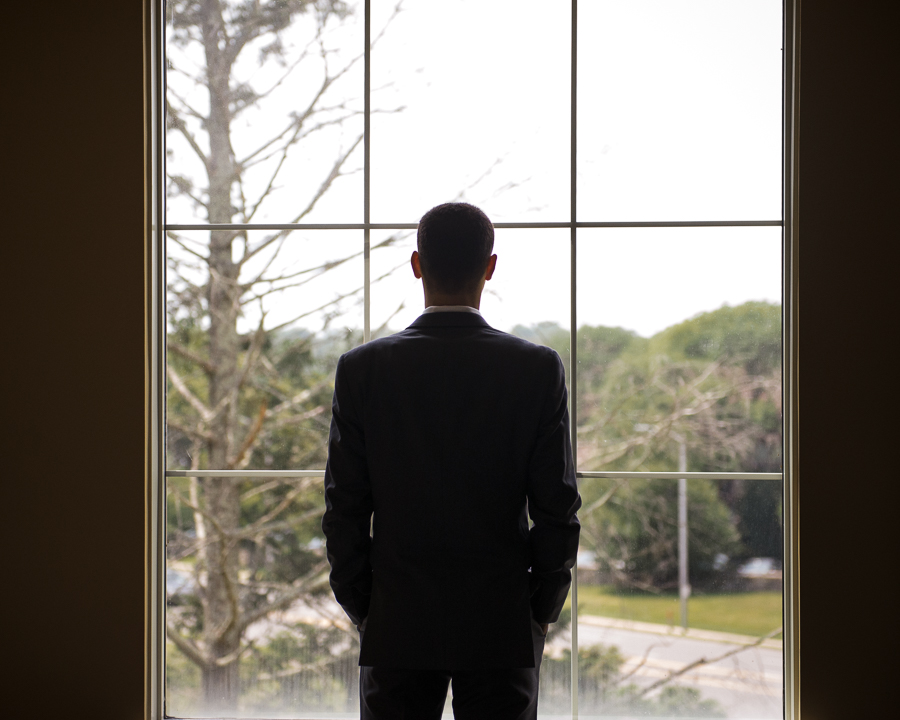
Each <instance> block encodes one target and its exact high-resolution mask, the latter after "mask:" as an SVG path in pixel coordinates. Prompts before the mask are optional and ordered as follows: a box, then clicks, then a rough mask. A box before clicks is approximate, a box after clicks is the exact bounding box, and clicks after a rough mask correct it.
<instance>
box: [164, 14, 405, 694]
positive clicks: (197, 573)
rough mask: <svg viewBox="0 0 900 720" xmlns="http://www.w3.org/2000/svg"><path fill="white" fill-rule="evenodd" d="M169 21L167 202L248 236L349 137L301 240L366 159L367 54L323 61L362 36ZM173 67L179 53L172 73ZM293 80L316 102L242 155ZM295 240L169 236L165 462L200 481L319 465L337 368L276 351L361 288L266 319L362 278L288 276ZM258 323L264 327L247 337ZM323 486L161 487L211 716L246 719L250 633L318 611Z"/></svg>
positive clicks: (183, 18) (183, 635)
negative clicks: (357, 76)
mask: <svg viewBox="0 0 900 720" xmlns="http://www.w3.org/2000/svg"><path fill="white" fill-rule="evenodd" d="M397 11H399V7H398V8H397V9H396V10H395V13H396V12H397ZM167 17H168V31H169V47H170V49H172V50H173V52H172V53H170V56H169V58H168V65H167V72H168V73H169V75H170V77H171V78H172V80H173V82H170V86H169V90H168V95H167V102H168V116H167V131H168V134H169V136H170V137H171V138H172V140H173V143H175V142H177V143H180V147H181V148H183V149H184V152H186V153H190V154H192V156H193V166H194V167H195V168H197V170H196V172H185V171H182V170H181V168H182V167H187V165H188V164H187V163H175V164H174V165H176V166H177V168H176V170H173V171H172V172H170V175H169V183H168V193H169V197H170V199H171V200H172V201H173V202H181V203H190V204H192V205H193V207H194V208H195V209H197V210H199V212H200V213H201V214H202V215H205V220H206V221H207V222H209V223H214V224H230V223H249V222H253V221H254V220H255V219H256V218H257V217H259V215H260V214H261V213H262V212H263V211H264V209H265V208H266V207H267V206H268V205H270V204H271V203H272V201H273V198H275V196H276V195H277V193H278V191H279V188H280V185H279V184H280V183H281V182H282V179H283V178H284V176H285V173H286V172H287V168H288V167H289V166H290V164H291V159H292V158H293V157H294V156H295V154H296V153H297V149H298V148H300V147H307V146H309V145H311V144H314V143H316V141H317V139H318V138H320V137H321V136H322V135H323V134H324V133H326V132H328V131H335V130H339V131H341V132H342V136H341V140H340V142H339V143H338V144H336V145H335V151H334V152H335V154H334V156H333V160H332V161H331V163H330V166H328V167H327V168H325V169H324V170H323V172H322V176H321V177H320V178H319V179H318V180H317V181H316V182H314V183H313V189H312V190H311V191H310V192H309V194H308V196H306V197H302V198H300V199H297V198H296V197H295V198H292V200H291V204H290V206H289V207H290V210H289V212H290V216H289V217H288V218H287V221H288V222H302V221H303V220H304V218H306V217H307V216H309V214H310V213H311V212H312V211H313V210H314V209H315V207H316V206H317V204H318V203H319V202H320V201H321V200H322V198H323V197H324V196H325V195H326V194H327V193H329V192H330V191H331V190H332V189H333V187H334V186H335V184H336V183H337V182H338V181H339V180H340V179H341V178H342V177H345V176H347V175H348V174H351V173H353V172H354V168H353V157H354V152H355V151H356V150H357V148H358V147H359V146H360V144H361V142H362V134H361V131H357V130H354V129H353V128H354V127H356V124H359V125H360V126H361V123H357V122H356V119H357V117H358V116H359V115H360V114H361V111H360V109H359V108H358V107H357V106H356V104H355V103H354V102H353V100H352V99H348V98H347V97H344V96H341V95H340V93H338V92H336V91H335V89H336V88H337V87H338V85H339V82H340V81H341V79H342V78H344V77H346V76H347V75H348V74H349V73H351V72H352V71H353V69H354V68H355V67H358V66H359V65H360V64H361V55H362V53H359V54H358V55H356V56H353V57H350V58H346V57H343V58H341V57H340V56H338V57H337V60H336V56H335V51H334V49H333V48H331V47H329V44H328V36H329V33H330V32H332V31H333V29H334V28H335V27H339V26H341V24H343V23H346V22H347V21H348V20H349V19H350V18H351V13H350V9H349V8H348V7H347V6H346V5H345V4H344V3H343V2H341V1H340V0H315V1H314V0H269V1H267V2H258V1H251V0H241V1H236V2H227V0H173V1H171V2H169V3H168V6H167ZM301 24H302V25H303V27H304V28H305V29H306V30H308V32H307V33H306V37H305V41H304V43H303V44H302V45H299V46H297V43H295V42H293V40H294V39H295V38H296V37H297V36H298V34H297V33H295V32H293V30H294V29H295V28H296V27H298V26H299V25H301ZM376 40H377V38H376ZM174 50H178V51H180V52H179V53H177V54H178V57H177V59H176V58H175V57H173V56H174V55H175V54H176V53H175V52H174ZM248 68H251V69H250V70H248ZM261 68H264V69H265V72H259V70H260V69H261ZM254 69H255V71H256V72H254ZM298 74H302V75H303V77H304V80H305V86H304V87H306V88H307V93H306V95H305V96H303V97H296V98H292V101H293V103H294V104H295V107H293V109H292V111H291V112H290V113H289V114H288V115H287V117H286V118H285V121H284V123H283V125H282V127H281V128H280V129H278V130H276V131H273V132H272V133H271V134H270V135H268V136H264V137H257V136H256V134H255V133H254V134H253V137H254V140H255V141H256V145H255V147H252V148H249V149H243V148H239V147H237V144H236V142H235V128H236V123H237V122H238V121H239V119H241V118H242V117H243V116H244V115H245V114H247V113H248V112H251V111H253V112H257V113H258V112H259V111H260V110H261V109H262V108H263V107H264V106H265V104H266V102H267V101H268V100H269V98H271V97H272V96H274V95H276V94H277V93H278V92H279V91H280V90H283V89H284V87H286V84H287V83H288V82H289V81H290V80H291V79H292V78H295V77H296V76H297V75H298ZM241 78H243V79H241ZM258 78H262V79H258ZM179 88H187V91H180V90H179ZM347 131H349V134H348V132H347ZM320 154H321V152H320ZM308 179H309V178H307V180H308ZM283 206H284V205H282V207H283ZM280 222H284V220H283V219H282V220H280ZM288 235H289V231H276V232H271V233H268V234H267V235H266V236H265V237H261V238H252V237H251V236H250V235H249V234H248V233H247V232H246V231H244V230H214V231H211V232H209V238H208V242H198V241H197V240H196V239H195V238H194V237H192V236H191V235H190V234H186V233H178V232H169V233H168V241H169V244H170V248H171V252H170V257H169V264H168V273H169V317H170V334H169V343H168V349H169V363H168V369H167V372H168V379H169V404H168V444H169V448H170V455H172V456H173V457H175V458H176V459H180V460H182V461H183V462H186V463H189V467H190V469H194V470H197V469H201V468H213V469H224V470H234V469H243V468H246V467H248V466H250V465H251V463H255V462H262V463H263V464H265V457H266V456H265V453H266V452H268V450H267V448H271V447H277V448H280V449H281V450H282V451H283V453H286V456H287V457H288V458H289V459H290V461H291V465H293V466H294V467H296V466H297V465H298V464H299V465H301V466H302V464H303V463H304V461H306V462H307V463H315V464H317V465H319V466H320V467H321V466H323V465H324V457H323V453H324V446H325V437H326V436H327V427H328V412H329V401H330V389H331V384H330V383H331V379H330V373H329V372H328V367H327V362H326V363H325V364H324V365H323V364H322V363H321V362H318V364H317V361H316V358H315V354H316V352H317V348H315V347H313V338H312V337H311V336H308V335H307V336H304V335H302V334H301V335H299V336H295V337H294V338H293V342H290V343H286V342H282V341H280V339H279V338H280V336H279V334H278V333H279V331H280V330H283V329H284V328H288V327H290V326H292V325H293V324H294V323H296V322H297V321H299V320H303V319H312V318H318V319H319V320H320V321H321V322H322V323H323V328H327V327H328V325H329V323H330V322H332V321H333V320H334V319H335V318H336V317H338V316H339V315H340V313H341V312H342V310H343V308H344V304H345V303H346V302H348V301H349V302H353V301H356V300H358V296H359V294H360V292H361V288H360V287H352V288H350V289H349V290H347V291H346V292H344V293H340V294H338V295H337V296H329V297H323V298H322V301H321V303H319V304H318V305H316V306H315V307H310V308H301V309H298V311H297V312H296V313H295V315H294V316H293V317H289V318H287V319H279V321H278V322H277V323H274V324H273V323H267V314H268V305H267V303H270V302H271V301H272V300H273V299H277V298H278V297H279V296H283V294H284V292H285V291H286V290H290V289H292V288H298V287H301V286H303V285H305V284H307V283H309V282H311V281H312V280H314V279H315V278H317V277H320V276H321V275H323V274H324V273H328V272H331V271H334V270H335V269H336V268H338V267H340V266H342V265H344V264H346V263H348V262H351V261H352V260H353V259H354V258H356V257H358V256H360V255H361V253H362V249H361V248H360V250H359V252H358V253H350V254H344V255H343V256H339V257H337V258H336V259H334V260H331V261H327V262H321V263H317V264H314V265H312V266H304V267H301V268H299V269H298V268H292V269H289V270H284V269H279V262H278V257H279V254H280V253H281V252H282V250H283V248H284V246H285V241H286V240H287V238H288ZM392 240H393V239H389V240H387V241H386V243H385V244H390V242H392ZM251 310H252V311H253V312H254V313H255V314H256V315H258V316H259V322H258V323H257V324H256V327H255V328H254V329H252V330H250V331H246V332H242V331H241V330H240V327H241V323H242V321H243V319H244V318H246V317H248V316H249V314H250V311H251ZM298 358H299V359H298ZM257 466H258V465H257ZM307 466H309V465H308V464H307ZM319 484H320V481H319V480H318V479H306V478H301V479H296V478H293V479H279V480H271V481H267V482H260V483H255V484H251V483H248V482H246V481H242V480H240V479H235V478H225V477H218V478H197V477H194V478H187V479H185V480H184V482H181V481H175V480H173V481H171V482H170V483H169V484H168V492H169V500H170V506H171V507H172V508H173V509H175V510H176V512H173V513H170V515H172V516H173V518H172V520H171V521H170V523H169V528H170V533H169V547H168V551H169V559H170V560H171V561H173V562H178V561H182V562H183V563H186V567H190V568H191V570H192V574H193V581H192V584H191V587H190V588H181V589H180V591H179V590H173V592H172V597H170V605H171V610H170V612H169V625H168V628H167V634H168V637H169V639H170V640H171V642H172V643H174V645H175V646H177V648H178V649H179V650H180V651H181V652H182V653H183V654H184V656H185V657H187V658H188V659H189V660H190V661H191V662H193V663H194V664H196V665H197V666H198V667H199V669H200V673H201V678H202V693H203V698H204V705H205V707H206V708H207V709H218V710H229V709H231V710H233V709H234V708H235V707H236V705H237V698H238V694H239V684H240V675H239V663H240V659H241V656H242V654H243V653H245V652H246V651H247V650H248V648H249V647H250V645H249V644H248V643H246V642H245V637H246V633H247V630H248V628H249V627H250V626H251V625H252V624H253V623H256V622H258V621H260V620H261V619H264V618H267V617H269V616H270V615H271V614H272V613H273V612H276V611H279V610H284V609H285V608H287V607H289V606H290V605H291V604H292V603H294V602H295V601H296V600H297V599H298V598H301V597H302V598H305V599H306V601H307V602H308V604H311V605H315V603H316V602H317V600H316V598H321V597H322V596H323V594H324V593H325V591H326V589H327V582H326V575H325V569H326V561H325V559H324V553H323V551H322V549H321V548H319V547H318V546H317V544H316V543H315V542H311V541H310V540H311V539H314V538H315V537H316V536H317V533H318V528H317V525H318V522H319V517H320V514H321V508H320V507H319V505H320V504H321V503H320V500H319V492H318V490H319V488H318V486H319ZM303 540H306V541H307V542H305V544H304V545H303V546H302V547H298V545H299V544H300V543H301V542H302V541H303Z"/></svg>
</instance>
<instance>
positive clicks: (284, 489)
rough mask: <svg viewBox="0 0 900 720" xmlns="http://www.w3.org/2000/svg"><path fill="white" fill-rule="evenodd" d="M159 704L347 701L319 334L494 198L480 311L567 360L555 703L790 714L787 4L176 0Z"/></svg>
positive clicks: (341, 322)
mask: <svg viewBox="0 0 900 720" xmlns="http://www.w3.org/2000/svg"><path fill="white" fill-rule="evenodd" d="M164 7H165V43H164V44H165V68H166V102H167V110H166V131H165V147H166V151H165V163H166V168H165V170H166V209H165V236H166V309H167V316H166V321H165V322H166V331H165V336H166V377H167V389H166V449H165V455H166V470H165V476H166V483H165V506H166V519H165V535H166V538H165V540H166V573H165V574H166V612H165V623H166V637H167V640H166V653H165V655H166V657H165V698H166V706H165V709H166V713H167V714H168V715H170V716H176V717H209V716H229V717H232V716H236V717H273V718H274V717H306V718H325V717H354V716H355V715H356V713H357V712H358V710H357V707H358V701H357V687H356V682H357V665H356V663H357V654H358V640H357V633H356V630H355V629H354V628H352V626H351V625H350V624H349V622H348V621H347V620H346V618H345V616H344V615H343V613H342V611H341V609H340V608H339V607H338V606H337V605H336V603H335V602H334V600H333V598H332V596H331V592H330V589H329V587H328V582H327V570H328V566H327V562H326V561H325V557H324V541H323V537H322V533H321V527H320V525H321V515H322V512H323V511H324V505H323V499H322V482H321V478H322V475H323V468H324V465H325V459H326V449H325V442H326V438H327V434H328V428H329V423H330V402H331V393H332V389H333V376H334V368H335V364H336V362H337V358H338V357H339V356H340V354H341V353H342V352H344V351H346V350H347V349H349V348H351V347H353V346H355V345H357V344H360V343H363V342H368V341H369V340H371V339H373V338H377V337H381V336H384V335H387V334H390V333H392V332H396V331H398V330H400V329H402V328H404V327H406V326H407V325H408V324H409V323H410V322H411V321H412V320H413V319H414V318H415V317H416V316H417V315H418V314H419V312H420V311H421V309H422V291H421V286H420V285H419V284H418V282H417V281H416V280H415V279H414V278H413V276H412V273H411V271H410V270H409V266H408V263H409V256H410V252H411V250H412V249H413V248H414V247H415V226H416V222H417V221H418V219H419V217H420V216H421V215H422V213H423V212H424V211H425V210H427V209H428V208H430V207H431V206H433V205H436V204H438V203H441V202H446V201H448V200H455V199H464V200H467V201H469V202H472V203H475V204H477V205H479V206H480V207H482V208H483V209H484V210H485V211H486V212H487V214H488V216H489V217H491V219H492V220H493V221H494V223H495V225H496V227H497V233H496V246H495V251H496V252H497V254H498V256H499V261H498V266H497V272H496V275H495V278H494V279H493V280H492V281H491V282H490V283H489V284H488V285H487V288H486V292H485V296H484V300H483V303H482V312H483V314H484V315H485V317H486V319H487V320H488V322H489V323H491V324H492V325H493V326H494V327H497V328H499V329H501V330H505V331H509V332H512V333H515V334H518V335H521V336H523V337H526V338H528V339H529V340H532V341H534V342H538V343H542V344H545V345H548V346H550V347H553V348H554V349H555V350H557V351H558V352H559V354H560V355H561V356H562V358H563V360H564V361H565V362H566V365H567V368H568V382H569V389H570V403H571V406H570V411H571V416H572V418H573V423H572V427H573V435H572V442H573V446H574V447H575V450H576V455H577V462H578V474H579V478H580V480H579V482H580V487H581V492H582V495H583V498H584V507H583V509H582V511H581V513H580V517H581V520H582V525H583V535H582V544H581V552H580V554H579V561H578V568H577V573H576V580H575V582H574V583H573V589H572V593H571V595H570V602H569V604H568V605H567V608H566V610H565V611H564V613H563V616H562V617H561V618H560V622H559V623H557V624H556V625H555V626H553V629H552V631H551V637H550V639H549V642H548V645H547V650H546V653H545V657H544V661H543V668H542V684H541V698H540V708H541V713H542V715H544V716H547V717H553V716H557V717H571V716H573V714H577V716H579V717H593V716H597V717H603V716H612V717H631V716H634V717H645V716H648V715H650V716H660V717H685V716H688V717H726V716H727V717H753V718H775V717H781V716H782V713H783V669H782V668H783V657H782V644H783V640H782V634H781V632H782V583H781V577H782V572H783V570H784V568H783V566H782V563H783V557H784V549H783V541H782V538H783V524H784V520H783V517H782V516H783V492H782V485H783V483H782V480H783V475H782V464H783V461H782V457H783V452H782V448H783V442H782V412H783V406H782V317H783V313H782V285H783V283H782V257H783V245H784V234H783V229H784V228H783V221H782V197H783V181H782V176H783V172H782V156H783V132H782V128H783V112H782V92H783V86H782V76H783V71H782V63H783V56H782V35H783V10H782V5H781V3H780V2H774V1H771V0H731V1H729V2H722V1H720V0H656V1H653V0H618V1H614V0H582V2H581V3H580V4H576V3H575V2H572V3H571V4H569V3H559V4H548V3H546V2H544V3H539V2H532V1H531V0H516V1H515V2H514V1H513V0H477V1H476V0H444V1H443V2H440V3H436V2H433V1H431V2H429V1H428V0H402V1H401V2H399V3H398V2H396V0H365V1H364V0H354V1H348V2H340V1H339V0H323V1H320V2H309V1H308V0H269V1H268V2H259V3H246V2H237V1H236V0H232V1H230V2H229V1H227V0H221V2H198V1H196V0H167V2H166V3H165V5H164Z"/></svg>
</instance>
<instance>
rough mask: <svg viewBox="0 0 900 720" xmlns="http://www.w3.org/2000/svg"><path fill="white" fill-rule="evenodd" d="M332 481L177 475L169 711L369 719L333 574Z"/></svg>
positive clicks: (170, 509)
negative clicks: (326, 488)
mask: <svg viewBox="0 0 900 720" xmlns="http://www.w3.org/2000/svg"><path fill="white" fill-rule="evenodd" d="M322 488H323V483H322V478H277V479H273V478H264V479H256V478H254V479H252V480H251V479H243V478H238V479H234V478H169V479H168V482H167V493H166V494H167V547H166V553H167V564H166V599H167V610H166V617H167V624H168V627H169V628H170V629H171V631H170V637H169V639H168V641H167V643H166V711H167V714H168V715H173V716H181V717H223V716H224V717H309V716H310V714H311V713H318V715H316V714H313V715H312V716H313V717H322V716H328V717H334V715H332V714H331V713H354V712H355V713H357V717H358V712H359V711H358V704H359V703H358V689H357V683H358V673H359V668H358V666H357V661H358V654H359V640H358V633H357V631H356V628H354V627H353V626H352V625H351V623H350V622H349V621H348V620H347V618H346V616H345V615H344V613H343V611H342V610H341V608H340V607H339V606H338V605H337V603H336V602H335V601H334V598H333V597H332V595H331V590H330V589H329V587H328V584H327V583H326V582H322V575H323V573H324V572H326V571H327V561H326V559H325V547H324V538H323V536H322V530H321V523H322V513H323V511H324V509H325V508H324V501H323V496H322ZM231 621H233V622H231ZM173 635H174V637H173ZM341 717H352V715H349V716H348V715H342V716H341Z"/></svg>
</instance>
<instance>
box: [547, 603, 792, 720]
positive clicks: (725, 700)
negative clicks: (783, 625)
mask: <svg viewBox="0 0 900 720" xmlns="http://www.w3.org/2000/svg"><path fill="white" fill-rule="evenodd" d="M585 620H586V622H584V621H582V622H579V624H578V641H579V645H580V646H581V647H588V646H590V645H596V644H600V643H602V644H604V645H616V646H617V647H618V648H619V650H620V651H621V653H622V655H623V656H625V658H626V663H625V665H624V666H623V668H622V671H623V672H624V673H628V672H630V671H632V670H635V673H634V675H633V676H632V677H631V679H630V682H634V683H635V684H637V685H645V686H646V685H649V684H651V683H653V682H655V681H657V680H660V679H662V678H665V677H667V676H668V675H669V674H670V673H673V672H677V671H678V670H679V669H681V668H683V667H684V666H685V665H688V664H690V663H692V662H695V661H696V660H699V659H701V658H706V659H713V658H718V657H720V656H722V655H724V654H725V653H727V652H729V651H731V650H736V649H741V651H740V652H738V653H736V654H734V655H732V656H730V657H728V658H725V659H723V660H719V661H717V662H713V663H709V664H704V665H700V666H698V667H697V668H695V669H693V670H691V671H689V672H688V673H686V674H685V675H683V676H681V677H679V678H678V679H677V680H673V684H678V685H683V686H686V687H693V688H696V689H697V690H699V691H700V693H701V694H702V696H703V698H709V699H713V700H716V701H717V702H718V703H719V704H720V705H721V706H722V707H723V708H724V709H725V711H726V712H727V713H728V717H729V718H754V719H758V720H763V719H764V718H766V719H767V718H773V719H774V718H781V717H782V692H783V691H782V676H783V669H782V653H781V650H779V649H777V648H776V647H773V646H777V645H778V643H777V642H771V641H770V642H769V643H767V645H768V646H769V647H747V645H746V644H737V643H729V642H722V641H721V640H722V639H726V638H728V636H727V635H724V634H714V633H709V635H710V636H718V641H716V640H704V639H696V638H691V637H679V636H677V635H673V634H670V633H669V631H668V629H667V628H666V627H665V626H659V625H657V626H649V625H642V624H638V625H642V627H643V629H642V630H635V629H628V628H624V627H609V626H603V624H601V623H598V622H596V621H597V620H601V619H600V618H596V619H591V618H585ZM610 624H613V625H614V624H615V623H610ZM623 624H624V623H623ZM650 627H653V628H655V629H656V630H657V631H656V632H647V631H646V629H647V628H650ZM735 637H737V638H739V639H740V636H735ZM569 643H570V638H569V635H568V633H566V634H565V635H561V636H560V637H559V638H557V639H556V640H555V641H554V643H553V647H552V648H551V651H553V650H561V649H562V648H564V647H568V646H569ZM580 717H582V718H585V717H589V716H587V715H584V714H583V713H582V714H580Z"/></svg>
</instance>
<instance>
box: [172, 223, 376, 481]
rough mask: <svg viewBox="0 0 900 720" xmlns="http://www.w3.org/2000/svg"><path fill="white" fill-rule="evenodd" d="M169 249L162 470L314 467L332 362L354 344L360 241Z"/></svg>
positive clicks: (232, 242)
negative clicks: (165, 457)
mask: <svg viewBox="0 0 900 720" xmlns="http://www.w3.org/2000/svg"><path fill="white" fill-rule="evenodd" d="M167 245H168V267H167V281H168V319H167V321H168V354H167V371H168V391H167V392H168V395H167V400H168V402H167V453H168V465H169V467H170V468H181V469H204V468H213V469H238V470H240V469H245V468H249V469H259V470H280V469H321V468H324V467H325V445H326V440H327V437H328V428H329V424H330V423H331V394H332V390H333V382H334V369H335V366H336V363H337V359H338V357H339V356H340V354H341V353H342V352H344V351H345V350H348V349H350V348H351V347H353V346H355V345H357V344H359V343H360V342H362V325H363V305H362V304H363V292H362V286H363V234H362V231H346V230H329V231H294V232H284V233H277V232H265V231H252V232H248V233H237V232H230V231H222V230H218V231H212V232H199V231H198V232H170V233H169V235H168V239H167ZM210 278H213V281H212V282H210Z"/></svg>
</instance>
